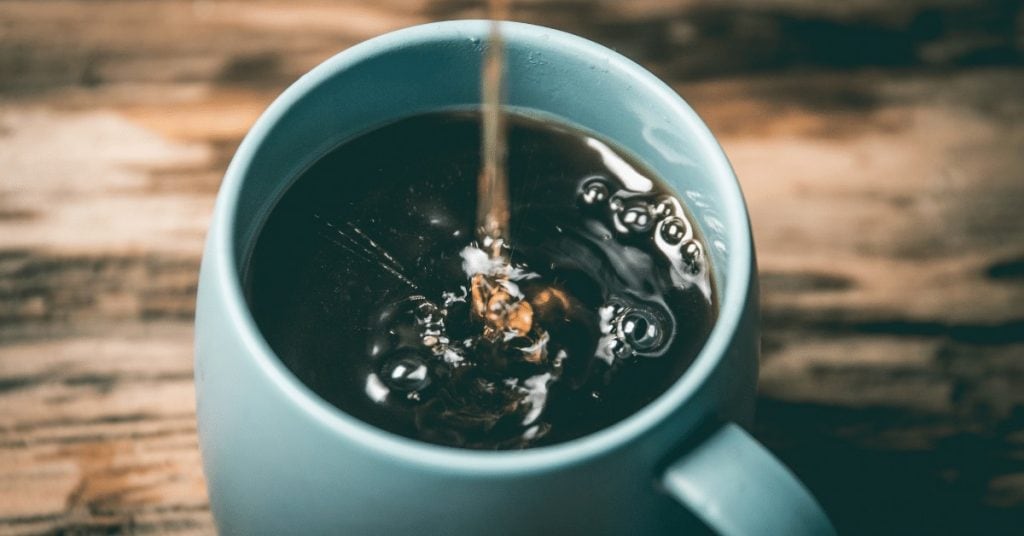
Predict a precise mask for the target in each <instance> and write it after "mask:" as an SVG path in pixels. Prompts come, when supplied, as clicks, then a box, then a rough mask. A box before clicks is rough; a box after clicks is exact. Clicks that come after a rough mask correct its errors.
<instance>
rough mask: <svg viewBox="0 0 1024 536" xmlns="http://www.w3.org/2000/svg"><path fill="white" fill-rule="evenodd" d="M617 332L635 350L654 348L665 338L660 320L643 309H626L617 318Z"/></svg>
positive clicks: (643, 350) (650, 349)
mask: <svg viewBox="0 0 1024 536" xmlns="http://www.w3.org/2000/svg"><path fill="white" fill-rule="evenodd" d="M619 333H621V334H622V337H623V339H624V340H625V342H626V344H628V345H629V346H631V347H632V348H633V349H634V350H636V351H637V352H650V351H652V350H656V349H657V348H658V347H659V346H661V343H662V341H663V340H664V339H665V336H664V335H665V333H664V330H663V329H662V327H661V322H660V321H659V320H658V318H657V317H656V316H654V315H653V314H651V313H650V312H648V311H645V310H643V309H631V310H628V311H626V312H625V313H624V314H623V315H622V317H621V318H620V319H619Z"/></svg>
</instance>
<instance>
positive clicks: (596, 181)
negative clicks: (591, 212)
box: [580, 176, 610, 205]
mask: <svg viewBox="0 0 1024 536" xmlns="http://www.w3.org/2000/svg"><path fill="white" fill-rule="evenodd" d="M609 194H610V192H609V190H608V184H607V183H606V182H605V180H604V178H603V177H600V176H594V177H590V178H589V179H586V181H585V182H584V183H583V187H582V188H581V191H580V199H581V200H582V201H583V202H584V203H586V204H588V205H596V204H598V203H604V202H605V201H606V200H607V199H608V195H609Z"/></svg>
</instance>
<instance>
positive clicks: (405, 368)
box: [380, 348, 430, 392]
mask: <svg viewBox="0 0 1024 536" xmlns="http://www.w3.org/2000/svg"><path fill="white" fill-rule="evenodd" d="M380 377H381V380H383V382H384V383H385V384H387V386H388V387H390V388H392V389H394V390H396V391H402V392H409V391H419V390H422V389H425V388H426V387H427V386H429V385H430V371H429V370H428V369H427V363H426V361H425V360H424V359H423V358H422V357H421V356H420V355H419V353H418V352H416V351H415V350H412V349H408V348H405V349H401V350H396V351H395V353H394V354H392V355H391V356H389V357H388V359H386V360H384V366H383V367H381V371H380Z"/></svg>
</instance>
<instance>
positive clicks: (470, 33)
mask: <svg viewBox="0 0 1024 536" xmlns="http://www.w3.org/2000/svg"><path fill="white" fill-rule="evenodd" d="M487 29H488V26H487V23H486V22H481V21H459V22H444V23H435V24H428V25H423V26H418V27H414V28H409V29H405V30H400V31H398V32H394V33H391V34H387V35H385V36H382V37H378V38H375V39H373V40H370V41H368V42H366V43H363V44H360V45H357V46H355V47H353V48H351V49H349V50H346V51H345V52H342V53H341V54H339V55H337V56H335V57H333V58H331V59H330V60H328V61H327V62H325V63H324V64H322V65H320V66H319V67H317V68H316V69H314V70H313V71H311V72H310V73H309V74H307V75H305V76H304V77H302V78H301V79H300V80H299V81H297V82H296V83H295V84H294V85H293V86H292V87H290V88H289V89H288V90H287V91H286V92H285V93H284V94H283V95H282V96H281V97H279V98H278V100H277V101H275V102H274V103H273V105H271V107H270V108H269V109H268V110H267V111H266V112H265V113H264V115H263V116H262V117H261V118H260V119H259V121H258V122H257V123H256V124H255V126H254V127H253V128H252V130H251V131H250V133H249V134H248V136H247V137H246V138H245V140H244V141H243V143H242V145H241V146H240V147H239V149H238V152H237V154H236V155H235V157H234V160H233V161H232V162H231V165H230V167H229V168H228V171H227V174H226V177H225V179H224V183H223V185H222V187H221V192H220V194H219V196H218V200H217V206H216V210H215V213H214V217H213V221H212V225H211V230H210V234H209V236H208V238H207V244H206V249H205V252H204V257H203V263H202V269H201V275H200V284H199V296H198V304H197V313H196V369H195V374H196V390H197V406H198V420H199V432H200V442H201V449H202V454H203V464H204V470H205V474H206V477H207V483H208V486H209V494H210V501H211V507H212V509H213V512H214V515H215V518H216V520H217V525H218V527H219V528H220V530H221V531H222V532H223V533H225V534H294V533H299V534H420V535H423V534H439V535H440V534H446V535H452V534H660V533H679V532H680V531H681V530H684V529H685V528H686V527H687V526H691V527H695V528H699V527H700V524H699V523H698V522H696V521H695V518H694V516H693V515H691V514H689V513H688V511H687V510H686V509H683V508H681V507H680V506H679V505H678V502H676V499H673V498H672V494H675V496H676V497H677V498H680V499H679V500H691V499H689V498H683V494H682V493H680V492H678V491H673V490H674V489H676V488H678V487H679V486H680V485H681V486H682V487H683V488H686V486H687V485H688V484H686V483H687V482H688V480H687V479H686V478H687V474H686V472H685V470H683V471H681V472H680V473H679V474H680V475H681V476H680V478H681V480H680V479H674V480H663V478H662V476H661V474H662V473H663V472H664V471H665V470H666V468H667V467H669V466H670V465H671V464H673V462H675V461H676V459H677V458H678V457H679V456H680V454H681V453H684V452H685V451H687V450H688V449H689V448H690V446H692V444H694V443H699V438H697V436H696V434H698V433H699V432H700V431H701V430H705V429H706V428H707V427H708V426H711V427H713V426H714V423H724V422H739V423H741V424H746V423H748V422H749V419H750V418H751V415H752V412H753V404H754V398H755V388H756V378H757V360H758V348H759V338H758V331H757V325H758V310H757V304H758V299H757V284H756V270H755V268H754V256H753V243H752V240H751V235H750V226H749V222H748V219H747V214H746V208H745V206H744V203H743V198H742V195H741V193H740V190H739V186H738V184H737V182H736V179H735V177H734V175H733V172H732V170H731V168H730V166H729V164H728V161H727V160H726V158H725V155H724V154H723V153H722V151H721V149H720V148H719V146H718V144H717V143H716V141H715V140H714V138H713V137H712V135H711V133H710V132H709V131H708V130H707V128H706V127H705V126H704V124H703V123H702V122H701V120H700V119H699V118H698V117H697V116H696V114H695V113H694V112H693V111H692V109H690V107H689V106H687V105H686V104H685V103H684V102H683V101H682V99H680V98H679V97H678V96H677V95H676V94H675V92H673V91H672V90H671V89H670V88H669V87H667V86H666V85H664V84H663V83H662V82H660V81H658V80H657V79H656V78H655V77H654V76H653V75H651V74H650V73H648V72H647V71H645V70H644V69H642V68H641V67H639V66H638V65H636V64H634V63H633V62H631V61H629V60H627V59H625V58H624V57H622V56H620V55H618V54H616V53H615V52H612V51H610V50H608V49H606V48H604V47H602V46H600V45H597V44H594V43H591V42H589V41H586V40H584V39H581V38H578V37H574V36H571V35H568V34H565V33H562V32H558V31H555V30H550V29H547V28H541V27H537V26H529V25H524V24H514V23H508V24H504V31H505V38H506V41H507V46H508V49H507V53H506V57H507V61H508V91H507V100H508V103H509V104H510V105H511V106H515V107H517V108H522V109H526V110H532V111H535V112H538V113H542V114H547V115H551V116H554V117H556V118H559V119H561V120H563V121H566V122H568V123H570V124H576V125H579V126H581V127H584V128H586V129H589V130H593V131H595V132H599V133H601V135H603V136H604V137H606V138H609V139H611V140H613V141H615V142H617V143H618V145H620V146H621V147H624V148H626V149H627V150H629V151H631V152H632V153H634V154H635V155H636V156H637V157H639V158H640V159H641V160H642V161H644V162H646V163H647V164H648V165H649V166H650V167H651V168H652V169H653V170H654V171H656V172H657V173H658V174H659V175H660V176H661V177H663V178H664V179H665V181H666V182H667V183H668V184H669V185H670V187H672V188H673V189H674V190H675V191H676V192H677V193H678V194H679V195H681V196H682V197H683V198H684V199H685V200H686V201H687V203H689V205H690V208H691V210H692V212H693V214H694V216H695V219H696V221H697V224H698V225H700V226H701V228H702V230H703V232H704V234H705V237H706V238H707V242H708V246H709V248H708V249H709V252H708V253H709V254H710V256H711V258H712V265H713V266H714V267H715V273H714V276H715V281H716V285H717V287H718V291H719V298H720V306H721V310H720V316H719V320H718V323H717V324H716V326H715V328H714V330H713V332H712V334H711V336H710V338H709V340H708V341H707V344H706V346H705V348H704V349H703V351H702V352H701V354H700V356H699V357H698V358H697V360H696V361H695V362H694V364H693V365H692V366H691V368H690V370H689V371H687V373H686V374H684V375H683V377H681V378H680V379H679V381H677V382H676V384H675V385H673V387H672V388H670V389H669V391H667V392H666V393H665V394H663V395H662V396H661V397H659V398H658V399H657V400H655V401H654V402H652V403H651V404H650V405H648V406H647V407H645V408H644V409H643V410H641V411H640V412H638V413H636V414H635V415H633V416H631V417H630V418H628V419H626V420H625V421H623V422H620V423H618V424H616V425H614V426H612V427H609V428H607V429H605V430H602V431H600V432H597V433H595V434H592V435H590V436H586V437H583V438H580V439H577V440H574V441H570V442H567V443H563V444H559V445H554V446H550V447H542V448H537V449H531V450H526V451H517V452H478V451H466V450H458V449H451V448H446V447H438V446H434V445H429V444H425V443H420V442H416V441H414V440H410V439H406V438H403V437H399V436H395V435H392V434H388V433H386V432H383V431H381V430H378V429H376V428H373V427H371V426H370V425H367V424H365V423H363V422H361V421H359V420H357V419H355V418H353V417H351V416H348V415H346V414H344V413H343V412H341V411H340V410H338V409H337V408H335V407H333V406H331V405H330V404H328V403H327V402H325V401H323V400H322V399H320V398H319V397H317V396H316V395H315V394H314V393H312V392H311V391H310V390H309V389H307V388H306V387H305V386H304V385H303V384H301V382H299V381H298V380H297V379H296V378H295V377H294V376H293V375H292V374H291V373H290V372H289V371H288V370H287V368H285V367H284V365H283V364H282V363H281V362H280V361H279V360H278V359H277V358H276V357H275V355H274V353H273V351H272V350H271V349H270V348H269V346H268V345H267V343H266V341H265V340H264V339H263V337H262V336H261V335H260V333H259V331H258V330H257V328H256V326H255V323H254V321H253V319H252V316H251V314H250V312H249V310H248V308H247V306H246V302H245V299H244V296H243V292H242V288H241V278H242V275H243V274H242V273H241V272H242V270H244V266H245V262H246V256H247V254H248V250H249V247H250V246H251V244H252V243H253V241H254V240H255V236H256V234H257V233H258V231H259V227H260V225H261V223H262V220H263V219H264V218H265V216H266V214H267V213H268V212H269V210H270V209H271V207H272V206H273V204H274V203H275V202H276V200H277V199H278V198H279V197H280V195H281V194H282V193H283V191H284V190H285V189H286V188H287V187H288V186H289V181H290V180H291V179H293V178H294V177H295V176H296V175H297V174H298V172H299V171H300V170H301V169H303V168H304V167H305V166H307V165H309V164H310V163H311V162H312V161H314V160H315V159H316V158H317V157H319V156H320V155H322V154H324V153H325V152H326V151H327V150H328V149H330V148H332V147H334V146H335V145H337V144H338V143H339V142H341V141H343V140H345V139H348V138H351V137H352V136H354V135H355V134H358V133H360V132H363V131H366V130H368V129H371V128H374V127H377V126H380V125H382V124H385V123H388V122H390V121H393V120H396V119H399V118H401V117H405V116H409V115H413V114H416V113H419V112H424V111H429V110H437V109H442V108H446V107H452V106H466V105H475V104H477V103H479V87H480V84H479V66H480V59H481V56H482V51H483V49H484V47H485V46H486V36H487ZM396 150H397V149H396ZM339 358H341V356H339ZM739 456H743V454H742V453H741V454H739ZM695 463H696V462H695ZM779 467H781V466H779ZM753 470H754V471H755V472H756V471H757V468H756V467H755V468H754V469H753ZM693 474H697V473H693ZM694 478H698V477H694ZM751 478H752V479H753V480H757V479H758V478H759V477H758V475H756V474H755V475H751ZM680 482H682V484H680ZM794 483H795V481H794ZM698 484H699V483H698ZM797 486H798V487H799V485H798V484H797ZM693 487H694V486H690V488H691V489H692V488H693ZM697 487H700V486H699V485H698V486H697ZM755 487H756V486H755ZM726 499H728V498H726ZM726 499H722V500H726ZM716 500H718V499H716ZM812 501H813V500H812ZM737 506H740V505H737ZM690 510H691V511H695V512H697V513H698V514H700V515H701V516H702V518H703V519H704V520H705V521H706V522H708V523H709V524H711V525H712V526H716V527H717V526H718V522H717V521H716V519H715V518H714V514H715V513H716V512H718V515H729V516H732V515H734V513H732V512H727V513H726V514H722V512H721V511H720V510H721V505H720V504H719V503H716V502H715V500H711V501H710V502H708V504H704V505H690ZM730 510H732V508H730ZM735 510H736V512H737V513H738V514H737V515H743V514H742V513H741V512H742V511H743V509H742V507H741V506H740V507H739V508H736V509H735ZM709 514H711V515H710V516H709ZM752 523H753V524H751V523H746V524H741V527H743V526H747V527H749V526H757V524H756V523H757V520H752ZM826 524H827V521H826ZM741 530H742V529H741ZM810 532H817V531H813V530H812V531H810Z"/></svg>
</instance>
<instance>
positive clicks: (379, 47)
mask: <svg viewBox="0 0 1024 536" xmlns="http://www.w3.org/2000/svg"><path fill="white" fill-rule="evenodd" d="M501 24H502V33H503V37H504V38H505V40H506V42H509V43H511V42H517V43H526V44H530V43H537V44H538V45H542V46H543V47H552V46H557V47H564V48H565V49H569V50H571V51H572V52H573V53H575V54H578V55H580V56H583V57H586V58H590V59H592V60H593V61H595V62H597V61H600V62H602V63H603V64H604V65H605V66H606V68H607V69H608V71H609V72H610V73H612V75H613V76H617V77H620V78H627V79H629V80H631V82H632V83H633V84H636V85H641V86H644V87H645V89H646V90H647V91H649V92H650V93H652V94H654V95H656V96H657V97H658V98H659V99H660V101H661V102H659V107H664V108H665V109H666V111H667V112H668V113H670V114H672V115H673V116H675V117H676V118H677V119H679V120H680V123H681V126H682V129H684V130H686V131H687V133H688V134H689V135H692V136H693V137H694V138H695V139H696V140H697V142H698V145H699V147H700V150H701V152H702V153H703V154H704V155H705V156H706V157H707V158H708V161H709V165H708V166H707V169H709V170H710V172H709V175H712V176H714V177H716V180H725V181H726V182H727V184H725V185H724V188H723V190H724V192H725V197H726V199H725V204H727V205H730V206H734V207H735V208H736V210H732V211H729V213H728V214H725V215H724V216H725V219H726V220H727V221H726V222H724V223H725V229H726V234H727V236H728V240H729V244H730V246H729V248H730V249H729V255H728V257H727V263H726V264H727V266H726V267H725V270H723V272H724V273H725V277H726V278H727V279H728V280H729V284H728V285H727V286H726V287H725V289H724V290H725V291H724V292H721V293H720V300H719V314H718V318H717V320H716V322H715V325H714V326H713V328H712V330H711V333H710V334H709V336H708V338H707V340H706V341H705V343H704V346H703V347H702V348H701V350H700V352H699V353H698V355H697V357H696V358H695V359H694V361H693V363H691V365H690V366H689V367H688V368H687V370H686V371H685V372H684V373H683V374H682V375H681V376H680V377H679V378H678V379H677V380H676V381H675V382H674V383H673V384H672V385H671V386H670V387H669V388H668V389H667V390H665V392H663V393H662V394H660V395H659V396H658V397H657V398H655V399H654V400H653V401H651V402H650V403H648V404H647V405H645V406H644V407H642V408H641V409H640V410H638V411H637V412H635V413H633V414H632V415H630V416H629V417H626V418H625V419H623V420H621V421H619V422H617V423H614V424H613V425H611V426H608V427H606V428H603V429H601V430H598V431H596V432H592V433H590V434H587V435H584V436H581V437H578V438H575V439H572V440H569V441H564V442H561V443H556V444H554V445H546V446H539V447H532V448H528V449H524V450H499V451H481V450H473V449H463V448H458V447H448V446H443V445H436V444H432V443H427V442H425V441H419V440H416V439H412V438H407V437H404V436H400V435H397V434H393V433H391V432H387V431H385V430H383V429H380V428H377V427H375V426H373V425H371V424H369V423H366V422H364V421H362V420H360V419H358V418H357V417H355V416H352V415H350V414H348V413H346V412H344V411H343V410H342V409H340V408H338V407H336V406H334V405H333V404H331V403H330V402H327V401H326V400H324V399H323V398H321V397H320V396H319V395H317V394H316V393H314V392H313V391H312V390H311V389H310V388H309V387H307V386H306V385H305V384H304V383H302V381H301V380H300V379H298V377H296V376H295V375H294V374H293V373H292V372H291V371H290V370H289V369H288V368H287V366H286V365H285V364H284V362H283V361H281V359H280V358H279V357H278V356H277V354H276V353H275V352H274V351H273V349H271V348H270V345H269V343H267V341H266V339H265V338H264V336H263V334H262V333H261V332H260V330H259V328H258V327H257V325H256V322H255V319H254V318H253V316H252V312H251V311H250V309H249V307H248V305H247V302H246V300H245V298H244V295H243V290H242V285H241V281H240V277H239V273H240V272H239V270H238V266H237V262H236V259H235V254H234V252H235V251H236V249H235V232H234V225H235V222H236V219H237V211H238V200H239V195H240V192H241V188H242V186H243V184H244V179H245V177H246V175H247V174H248V170H249V164H251V162H252V160H253V158H254V156H255V154H256V152H257V151H258V149H259V146H260V145H261V144H262V142H263V140H264V139H265V138H266V136H267V135H268V134H269V133H270V131H271V130H272V129H273V127H274V126H275V124H276V123H277V122H278V121H279V120H281V118H283V117H284V116H285V115H286V114H288V113H289V112H290V110H291V108H292V107H293V106H294V105H295V104H296V103H297V102H298V101H299V100H301V99H302V97H304V96H305V95H306V94H308V93H310V92H311V91H313V90H314V89H315V88H316V87H318V86H319V85H320V84H321V83H323V82H324V81H326V80H327V79H329V78H331V77H332V76H334V75H336V74H337V73H339V72H341V71H344V70H345V69H347V68H349V67H350V66H352V65H356V64H358V63H360V62H363V61H366V60H368V59H371V58H373V57H376V56H379V55H381V54H386V53H388V52H389V51H393V50H395V49H399V48H407V47H415V46H418V45H424V44H427V43H432V42H451V41H452V40H456V39H459V40H462V39H469V38H476V39H486V37H487V35H488V31H489V21H486V20H458V21H442V22H432V23H426V24H421V25H416V26H411V27H407V28H403V29H399V30H395V31H392V32H388V33H386V34H383V35H380V36H378V37H374V38H371V39H369V40H367V41H363V42H361V43H359V44H356V45H354V46H352V47H350V48H348V49H346V50H343V51H341V52H339V53H338V54H336V55H334V56H332V57H331V58H329V59H327V60H326V61H324V62H323V63H321V64H319V65H317V66H316V67H315V68H313V69H312V70H311V71H309V72H308V73H306V74H305V75H303V76H302V77H301V78H299V80H297V81H296V82H295V83H293V84H292V85H291V86H289V87H288V88H287V89H286V90H285V91H284V92H283V93H282V94H281V95H280V96H278V97H277V98H276V99H275V100H274V102H272V103H271V105H270V106H269V107H268V108H267V109H266V110H265V111H264V112H263V114H261V116H260V117H259V118H258V119H257V121H256V122H255V123H254V124H253V126H252V127H251V128H250V129H249V131H248V133H247V134H246V136H245V138H244V139H243V140H242V143H241V144H240V145H239V147H238V149H237V151H236V152H235V154H234V156H233V157H232V160H231V163H230V164H229V166H228V169H227V171H226V172H225V176H224V180H223V182H222V184H221V187H220V191H219V193H218V196H217V202H216V205H215V209H214V216H213V220H212V222H211V224H210V238H209V240H210V244H209V246H210V250H209V254H211V255H214V256H215V258H216V259H218V261H219V262H214V263H211V264H213V266H215V267H216V268H215V271H216V273H215V274H214V276H215V280H216V281H217V282H218V283H217V284H215V286H214V288H215V289H216V292H218V293H220V299H221V300H223V302H224V304H225V308H226V312H227V314H228V315H229V317H230V318H229V320H230V323H231V325H233V326H235V328H234V329H235V330H236V331H237V332H238V335H239V337H240V339H241V341H242V343H243V346H244V349H245V353H246V354H247V355H248V356H250V358H251V359H253V360H254V361H255V362H256V364H257V367H258V369H260V370H261V371H262V372H263V373H264V374H266V375H267V376H268V378H269V379H270V381H271V383H273V384H274V385H275V386H276V387H278V388H279V389H281V390H282V391H283V393H284V395H285V398H287V399H288V400H290V401H291V402H292V403H294V404H296V405H297V406H298V407H299V409H300V410H301V411H302V412H304V413H305V414H307V415H310V416H312V417H313V418H314V419H315V420H316V421H317V422H318V423H319V424H320V425H322V426H323V427H325V428H327V429H329V430H331V431H332V432H334V433H336V434H337V435H338V436H340V438H342V439H349V440H355V441H357V442H359V443H360V444H361V446H362V447H364V448H366V449H372V450H380V451H382V452H387V453H388V455H389V456H391V457H392V458H400V459H402V460H404V461H406V462H408V463H410V464H414V465H428V466H435V467H439V468H443V469H444V470H446V471H459V472H465V473H472V474H482V473H483V474H507V473H512V472H515V473H522V472H532V471H545V470H550V469H552V468H555V467H558V466H565V465H570V464H573V463H579V462H581V461H583V460H586V459H589V458H593V457H596V456H599V455H601V454H603V453H607V452H611V451H614V450H616V449H618V448H620V447H622V446H624V445H626V444H628V443H630V442H631V441H632V440H633V439H635V438H637V437H639V436H641V435H643V434H644V433H646V432H648V431H650V430H651V429H654V428H655V427H657V425H658V424H659V423H661V422H663V421H665V420H666V419H667V418H668V417H669V416H670V415H671V414H673V413H674V412H675V411H677V410H679V409H680V408H682V407H683V406H685V405H686V404H687V402H688V401H689V400H690V399H691V398H692V397H693V395H694V393H696V392H697V390H698V389H699V387H700V386H701V385H703V384H704V382H705V381H706V380H707V378H708V377H709V376H710V375H711V373H712V372H713V371H714V370H715V369H716V368H717V367H718V365H719V363H720V361H721V360H722V359H723V357H724V355H725V352H726V350H727V348H728V347H729V344H730V343H731V341H732V339H733V337H734V335H735V333H736V331H737V329H738V326H739V322H740V319H741V317H742V315H743V312H744V308H745V306H746V302H747V297H748V292H749V289H750V285H751V276H752V274H751V271H752V265H753V262H752V261H753V258H752V256H753V241H752V237H751V232H750V223H749V216H748V214H747V209H746V203H745V202H744V198H743V195H742V193H741V190H740V186H739V182H738V180H737V179H736V175H735V173H734V171H733V169H732V167H731V165H730V163H729V161H728V159H727V157H726V156H725V153H724V151H723V150H722V148H721V146H720V145H719V144H718V142H717V141H716V140H715V138H714V137H713V135H712V134H711V132H710V130H709V129H708V127H707V126H706V125H705V124H704V122H703V121H702V120H701V119H700V118H699V117H698V116H697V114H696V112H694V110H693V109H692V108H691V107H690V106H689V104H687V103H686V102H685V101H684V100H683V99H682V97H680V96H679V95H678V94H677V93H676V92H675V91H674V90H673V89H672V88H670V87H669V86H668V85H666V84H665V83H664V82H662V81H661V80H660V79H658V78H657V77H656V76H654V74H652V73H650V72H649V71H647V70H646V69H645V68H643V67H642V66H640V65H639V64H637V63H635V62H633V61H632V60H630V59H628V58H626V57H625V56H622V55H621V54H619V53H617V52H615V51H612V50H611V49H608V48H607V47H605V46H603V45H601V44H598V43H595V42H593V41H590V40H588V39H585V38H583V37H579V36H576V35H573V34H570V33H567V32H563V31H560V30H555V29H552V28H547V27H544V26H538V25H532V24H526V23H519V22H510V21H503V22H502V23H501ZM720 291H721V287H720ZM680 439H682V437H681V438H680Z"/></svg>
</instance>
